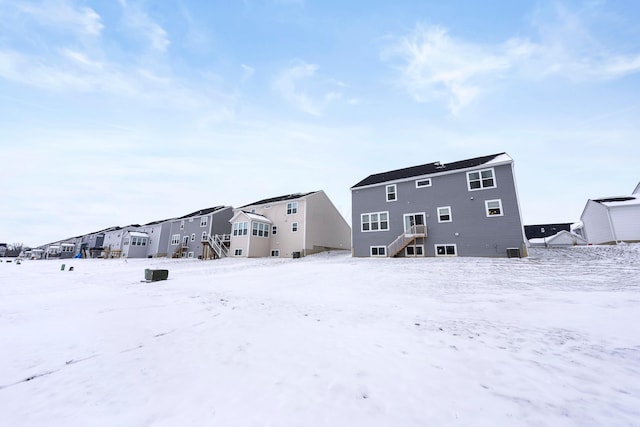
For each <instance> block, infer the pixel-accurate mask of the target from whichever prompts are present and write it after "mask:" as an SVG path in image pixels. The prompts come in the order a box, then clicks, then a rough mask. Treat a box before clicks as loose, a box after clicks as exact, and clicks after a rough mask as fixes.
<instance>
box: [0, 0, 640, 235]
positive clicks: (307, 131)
mask: <svg viewBox="0 0 640 427" xmlns="http://www.w3.org/2000/svg"><path fill="white" fill-rule="evenodd" d="M639 18H640V2H636V1H631V0H629V1H616V2H613V1H611V2H607V1H583V2H576V1H560V2H546V1H545V2H542V1H540V2H528V1H518V2H504V1H483V2H475V1H448V2H442V1H427V0H420V1H405V0H398V1H395V2H387V1H376V0H369V1H366V2H365V1H351V2H338V1H310V0H244V1H232V0H226V1H186V0H184V1H171V0H167V1H150V0H149V1H133V0H112V1H106V0H105V1H88V0H86V1H79V0H44V1H21V0H11V1H10V0H0V22H2V26H1V27H0V147H1V150H2V151H1V153H2V154H1V156H0V159H2V163H1V166H2V175H3V178H4V179H3V180H2V186H1V190H0V195H1V198H2V211H1V212H2V214H1V217H2V220H1V221H0V241H6V242H9V243H13V242H24V243H25V244H27V245H39V244H44V243H48V242H50V241H54V240H59V239H63V238H67V237H72V236H76V235H80V234H85V233H88V232H92V231H96V230H99V229H102V228H106V227H109V226H113V225H121V226H124V225H128V224H132V223H139V224H143V223H147V222H150V221H153V220H158V219H164V218H170V217H174V216H181V215H184V214H186V213H188V212H191V211H195V210H198V209H200V208H205V207H210V206H215V205H221V204H224V205H232V206H241V205H244V204H247V203H250V202H253V201H255V200H258V199H262V198H266V197H272V196H278V195H282V194H288V193H295V192H307V191H313V190H320V189H323V190H325V191H326V192H327V194H328V195H329V197H330V198H331V199H332V201H333V202H334V204H335V205H336V207H337V208H338V209H339V210H340V211H341V212H342V214H343V215H344V216H345V217H346V219H347V220H348V221H350V214H351V207H350V205H351V200H350V191H349V188H350V187H351V186H352V185H354V184H355V183H356V182H358V181H360V180H361V179H362V178H364V177H366V176H367V175H369V174H372V173H377V172H383V171H386V170H391V169H397V168H402V167H407V166H413V165H418V164H423V163H430V162H434V161H442V162H445V163H446V162H451V161H456V160H461V159H466V158H472V157H476V156H482V155H487V154H493V153H499V152H503V151H504V152H507V153H508V154H509V155H511V157H513V158H514V160H515V164H516V166H515V168H516V169H515V170H516V179H517V184H518V189H519V196H520V202H521V208H522V215H523V220H524V222H525V224H535V223H548V222H568V221H577V220H578V219H579V217H580V214H581V213H582V209H583V207H584V205H585V203H586V201H587V199H589V198H595V197H601V196H611V195H625V194H629V193H631V191H632V190H633V188H634V187H635V186H636V185H637V184H638V182H639V181H640V172H639V168H638V164H639V160H640V138H639V136H640V124H639V121H638V117H639V116H640V98H639V96H638V95H639V94H640V24H638V22H639V21H640V20H639Z"/></svg>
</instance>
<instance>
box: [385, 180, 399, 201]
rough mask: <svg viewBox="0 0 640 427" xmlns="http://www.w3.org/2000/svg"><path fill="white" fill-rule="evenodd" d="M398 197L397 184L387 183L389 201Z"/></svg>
mask: <svg viewBox="0 0 640 427" xmlns="http://www.w3.org/2000/svg"><path fill="white" fill-rule="evenodd" d="M397 199H398V188H397V187H396V185H395V184H391V185H387V202H394V201H396V200H397Z"/></svg>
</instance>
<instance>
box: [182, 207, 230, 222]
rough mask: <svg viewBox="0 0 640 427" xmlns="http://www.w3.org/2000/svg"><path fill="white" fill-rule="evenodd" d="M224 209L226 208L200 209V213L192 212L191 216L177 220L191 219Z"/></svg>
mask: <svg viewBox="0 0 640 427" xmlns="http://www.w3.org/2000/svg"><path fill="white" fill-rule="evenodd" d="M224 208H225V206H215V207H213V208H206V209H200V210H199V211H195V212H191V213H190V214H187V215H184V216H181V217H178V218H176V219H184V218H190V217H192V216H200V215H208V214H210V213H211V212H215V211H219V210H220V209H224Z"/></svg>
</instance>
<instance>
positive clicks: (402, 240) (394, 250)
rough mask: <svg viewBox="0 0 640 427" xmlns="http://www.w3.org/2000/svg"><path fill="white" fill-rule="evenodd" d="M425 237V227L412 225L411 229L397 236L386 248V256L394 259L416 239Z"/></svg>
mask: <svg viewBox="0 0 640 427" xmlns="http://www.w3.org/2000/svg"><path fill="white" fill-rule="evenodd" d="M422 237H427V226H426V225H422V224H421V225H413V226H411V228H410V229H409V230H407V231H405V232H404V233H402V234H401V235H399V236H398V237H397V238H396V239H395V240H394V241H393V242H391V244H390V245H389V246H387V256H388V257H395V256H396V255H398V254H399V253H400V252H401V251H402V250H403V249H404V248H406V247H407V246H409V245H410V244H411V243H414V242H415V241H416V239H418V238H422Z"/></svg>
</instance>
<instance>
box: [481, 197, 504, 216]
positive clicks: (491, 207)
mask: <svg viewBox="0 0 640 427" xmlns="http://www.w3.org/2000/svg"><path fill="white" fill-rule="evenodd" d="M484 206H485V208H486V212H487V216H503V215H504V212H503V211H502V200H501V199H494V200H485V201H484Z"/></svg>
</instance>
